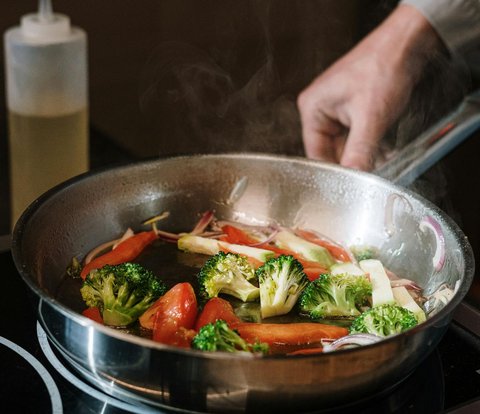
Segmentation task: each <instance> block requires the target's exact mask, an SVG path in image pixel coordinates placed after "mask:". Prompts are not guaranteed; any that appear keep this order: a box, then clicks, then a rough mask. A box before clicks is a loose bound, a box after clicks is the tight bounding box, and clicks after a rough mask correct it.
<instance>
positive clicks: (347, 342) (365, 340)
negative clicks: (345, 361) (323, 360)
mask: <svg viewBox="0 0 480 414" xmlns="http://www.w3.org/2000/svg"><path fill="white" fill-rule="evenodd" d="M381 339H382V338H381V337H379V336H377V335H373V334H352V335H346V336H343V337H342V338H340V339H337V340H335V341H333V342H331V343H327V342H324V341H322V344H323V352H331V351H336V350H338V349H341V348H343V347H358V346H364V345H370V344H373V343H375V342H378V341H380V340H381Z"/></svg>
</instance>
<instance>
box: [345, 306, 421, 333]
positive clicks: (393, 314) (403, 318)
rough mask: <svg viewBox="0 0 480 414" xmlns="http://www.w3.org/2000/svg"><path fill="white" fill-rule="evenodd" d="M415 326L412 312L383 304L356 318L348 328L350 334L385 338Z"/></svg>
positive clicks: (415, 320) (415, 322) (415, 319)
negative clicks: (366, 334)
mask: <svg viewBox="0 0 480 414" xmlns="http://www.w3.org/2000/svg"><path fill="white" fill-rule="evenodd" d="M417 324H418V321H417V318H416V317H415V315H414V314H413V312H411V311H409V310H408V309H405V308H402V307H401V306H400V305H392V304H384V305H380V306H375V307H373V308H371V309H369V310H367V311H365V312H364V313H362V314H361V315H360V316H359V317H358V318H356V319H355V320H354V321H353V322H352V325H351V326H350V333H352V334H356V333H370V334H373V335H377V336H381V337H386V336H390V335H395V334H399V333H401V332H403V331H406V330H407V329H410V328H413V327H414V326H416V325H417Z"/></svg>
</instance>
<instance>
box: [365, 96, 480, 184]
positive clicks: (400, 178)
mask: <svg viewBox="0 0 480 414" xmlns="http://www.w3.org/2000/svg"><path fill="white" fill-rule="evenodd" d="M479 128H480V90H477V91H475V92H474V93H472V94H470V95H468V96H466V97H465V98H464V100H463V101H462V103H461V104H460V105H459V107H458V108H457V109H456V110H455V111H454V112H452V113H451V114H449V115H448V116H446V117H445V118H442V119H441V120H440V121H439V122H437V123H436V124H435V125H433V126H432V127H431V128H429V129H428V130H427V131H425V132H424V133H423V134H421V135H420V136H419V137H418V138H416V139H415V140H414V141H412V142H411V143H409V144H408V145H406V146H405V147H404V148H402V149H401V150H400V151H399V152H398V153H397V154H396V155H395V156H394V157H392V158H391V159H390V160H388V161H387V162H385V164H383V165H382V166H381V167H379V168H377V169H376V170H375V171H373V173H374V174H377V175H379V176H381V177H383V178H386V179H388V180H390V181H393V182H394V183H396V184H400V185H403V186H408V185H410V184H411V183H412V182H413V181H415V180H416V179H417V178H418V177H419V176H420V175H421V174H423V173H424V172H425V171H426V170H428V169H429V168H430V167H431V166H432V165H434V164H435V163H436V162H438V161H440V160H441V159H442V158H443V157H444V156H445V155H447V154H448V153H449V152H450V151H452V150H453V149H454V148H456V147H457V146H458V145H460V144H461V143H462V142H463V141H465V139H467V138H468V137H470V136H471V135H472V134H473V133H474V132H475V131H476V130H477V129H479Z"/></svg>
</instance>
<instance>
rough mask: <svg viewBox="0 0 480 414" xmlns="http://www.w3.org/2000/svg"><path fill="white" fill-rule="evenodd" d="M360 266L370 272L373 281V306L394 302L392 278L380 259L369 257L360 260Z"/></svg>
mask: <svg viewBox="0 0 480 414" xmlns="http://www.w3.org/2000/svg"><path fill="white" fill-rule="evenodd" d="M359 266H360V268H361V269H362V270H363V271H364V272H365V273H367V274H368V276H369V277H370V281H371V282H372V306H378V305H384V304H387V303H389V304H394V303H395V299H394V298H393V292H392V288H391V285H390V279H389V278H388V276H387V273H386V272H385V269H384V267H383V265H382V262H380V260H376V259H367V260H362V261H361V262H359Z"/></svg>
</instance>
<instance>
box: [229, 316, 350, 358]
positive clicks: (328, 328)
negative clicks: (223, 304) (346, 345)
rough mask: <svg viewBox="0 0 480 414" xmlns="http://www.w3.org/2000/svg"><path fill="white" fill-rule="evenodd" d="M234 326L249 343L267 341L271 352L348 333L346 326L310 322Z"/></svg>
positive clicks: (318, 343)
mask: <svg viewBox="0 0 480 414" xmlns="http://www.w3.org/2000/svg"><path fill="white" fill-rule="evenodd" d="M234 328H235V329H236V330H237V331H238V333H239V334H240V336H241V337H242V338H243V339H245V340H246V341H247V342H249V343H255V342H265V343H267V344H268V345H269V347H270V353H273V354H276V353H289V352H294V351H296V350H298V349H302V348H306V347H309V348H311V347H318V346H321V340H322V339H325V338H329V339H337V338H341V337H342V336H345V335H347V334H348V329H347V328H343V327H340V326H334V325H326V324H321V323H311V322H305V323H286V324H281V323H279V324H276V323H239V324H237V325H236V326H235V327H234Z"/></svg>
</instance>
